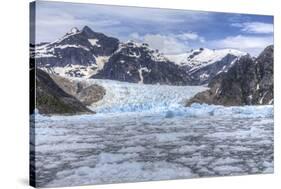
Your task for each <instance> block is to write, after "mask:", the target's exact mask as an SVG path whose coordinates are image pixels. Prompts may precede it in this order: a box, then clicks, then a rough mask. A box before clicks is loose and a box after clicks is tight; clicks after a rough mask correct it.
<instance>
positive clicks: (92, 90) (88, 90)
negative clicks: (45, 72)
mask: <svg viewBox="0 0 281 189" xmlns="http://www.w3.org/2000/svg"><path fill="white" fill-rule="evenodd" d="M51 77H52V79H53V80H54V81H55V82H56V84H57V85H58V86H60V87H61V88H62V89H63V90H64V91H65V92H66V93H68V94H70V95H72V96H74V97H76V98H77V99H78V100H80V101H81V102H82V103H83V104H84V105H86V106H89V105H91V104H93V103H95V102H98V101H100V100H102V99H103V97H104V95H105V94H106V91H105V89H104V88H103V87H102V86H99V85H96V84H92V85H88V84H86V83H85V82H83V81H71V80H69V79H67V78H65V77H61V76H58V75H51Z"/></svg>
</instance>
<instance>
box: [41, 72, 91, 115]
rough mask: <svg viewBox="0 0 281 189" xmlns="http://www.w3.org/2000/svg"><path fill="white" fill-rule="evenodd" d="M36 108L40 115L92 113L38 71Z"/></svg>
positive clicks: (46, 75) (45, 74) (43, 73)
mask: <svg viewBox="0 0 281 189" xmlns="http://www.w3.org/2000/svg"><path fill="white" fill-rule="evenodd" d="M36 108H37V109H38V110H39V112H40V113H42V114H77V113H93V112H92V111H91V110H89V109H88V108H87V107H86V106H85V105H83V104H82V103H81V102H80V101H79V100H77V99H76V98H75V97H73V96H71V95H69V94H67V93H66V92H64V91H63V90H62V89H61V88H60V87H59V86H58V85H57V84H56V83H55V82H54V81H53V79H52V78H51V77H50V76H49V75H48V74H47V73H45V72H44V71H42V70H40V69H37V70H36Z"/></svg>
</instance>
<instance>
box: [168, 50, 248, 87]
mask: <svg viewBox="0 0 281 189" xmlns="http://www.w3.org/2000/svg"><path fill="white" fill-rule="evenodd" d="M246 54H247V53H245V52H241V51H238V50H235V49H218V50H215V49H214V50H211V49H208V48H200V49H196V50H191V51H189V52H187V53H183V54H177V55H165V56H166V57H167V58H168V59H169V60H171V61H173V62H175V63H176V64H177V65H179V66H180V67H182V68H184V69H185V70H187V73H188V74H189V75H190V76H191V77H192V80H193V81H194V82H195V83H197V84H205V83H208V82H209V81H210V80H211V79H212V78H213V77H214V76H216V75H217V74H219V73H221V72H227V71H228V69H229V68H230V67H231V66H232V65H233V64H234V63H235V61H236V60H237V58H238V57H241V56H244V55H246Z"/></svg>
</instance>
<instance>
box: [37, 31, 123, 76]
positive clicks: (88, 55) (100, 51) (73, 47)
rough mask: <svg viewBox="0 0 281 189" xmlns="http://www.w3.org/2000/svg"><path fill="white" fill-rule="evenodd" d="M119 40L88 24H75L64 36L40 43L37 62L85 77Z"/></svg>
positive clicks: (109, 52)
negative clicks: (78, 26) (95, 29)
mask: <svg viewBox="0 0 281 189" xmlns="http://www.w3.org/2000/svg"><path fill="white" fill-rule="evenodd" d="M118 44H119V40H118V39H116V38H113V37H108V36H106V35H104V34H102V33H97V32H94V31H92V30H91V29H90V28H89V27H88V26H85V27H84V28H83V29H82V30H81V31H79V30H78V29H77V28H73V29H72V30H71V31H70V32H69V33H67V34H66V35H65V36H63V37H62V38H61V39H59V40H57V41H55V42H52V43H42V44H39V45H36V48H35V51H34V53H33V56H34V57H35V59H36V65H37V66H38V67H39V68H42V69H44V70H46V71H48V72H51V73H57V74H62V75H67V76H74V77H84V76H88V75H91V74H93V73H95V70H96V69H98V61H99V60H100V59H101V58H103V57H105V58H106V57H107V56H110V55H111V54H112V53H113V52H114V51H115V50H116V49H117V48H118Z"/></svg>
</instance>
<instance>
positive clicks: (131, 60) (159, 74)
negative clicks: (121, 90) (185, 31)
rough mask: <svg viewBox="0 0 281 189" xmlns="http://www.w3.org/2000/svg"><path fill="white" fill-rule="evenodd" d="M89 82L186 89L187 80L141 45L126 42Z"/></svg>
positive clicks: (178, 71)
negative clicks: (182, 86) (158, 85)
mask: <svg viewBox="0 0 281 189" xmlns="http://www.w3.org/2000/svg"><path fill="white" fill-rule="evenodd" d="M92 78H98V79H112V80H118V81H126V82H133V83H144V84H168V85H187V84H190V78H189V76H188V75H187V74H186V72H185V71H184V70H183V69H181V68H180V67H179V66H178V65H176V64H174V63H172V62H171V61H169V60H168V59H167V58H165V57H164V56H163V55H162V54H161V53H159V52H158V51H157V50H153V49H151V48H149V46H148V45H147V44H145V43H143V44H139V43H135V42H127V43H123V44H120V45H119V48H118V50H117V51H116V52H114V54H113V55H112V56H111V57H110V58H109V60H108V62H107V63H106V64H105V65H104V67H103V69H102V70H100V72H98V73H97V74H96V75H94V76H93V77H92Z"/></svg>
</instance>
